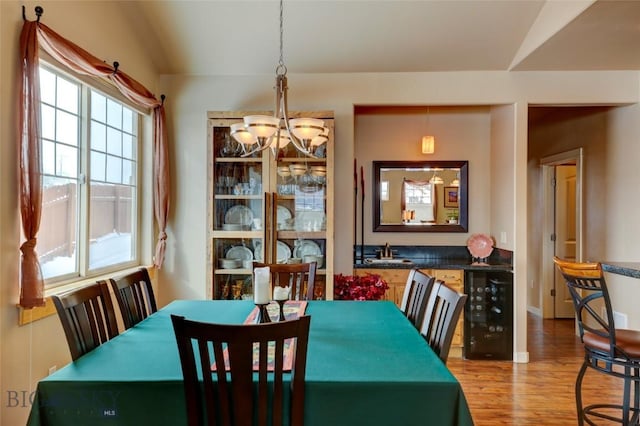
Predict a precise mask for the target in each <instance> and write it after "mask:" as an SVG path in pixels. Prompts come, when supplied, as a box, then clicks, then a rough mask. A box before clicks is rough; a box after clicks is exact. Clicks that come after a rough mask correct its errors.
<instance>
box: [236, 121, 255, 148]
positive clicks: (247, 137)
mask: <svg viewBox="0 0 640 426" xmlns="http://www.w3.org/2000/svg"><path fill="white" fill-rule="evenodd" d="M231 136H233V138H234V139H235V140H237V141H238V142H240V143H241V144H243V145H253V144H255V143H257V139H256V138H255V137H254V136H253V135H252V134H251V132H249V131H248V130H247V129H246V127H244V123H233V124H232V125H231Z"/></svg>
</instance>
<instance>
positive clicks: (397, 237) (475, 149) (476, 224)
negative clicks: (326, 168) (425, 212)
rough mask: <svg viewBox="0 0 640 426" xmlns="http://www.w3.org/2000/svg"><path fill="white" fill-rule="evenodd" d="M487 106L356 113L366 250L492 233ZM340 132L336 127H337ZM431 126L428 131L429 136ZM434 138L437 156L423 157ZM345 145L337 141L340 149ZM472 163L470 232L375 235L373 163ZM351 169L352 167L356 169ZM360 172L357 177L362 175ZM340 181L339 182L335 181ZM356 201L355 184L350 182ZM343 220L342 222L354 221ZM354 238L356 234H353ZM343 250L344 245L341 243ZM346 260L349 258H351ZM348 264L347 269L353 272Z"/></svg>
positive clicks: (447, 242)
mask: <svg viewBox="0 0 640 426" xmlns="http://www.w3.org/2000/svg"><path fill="white" fill-rule="evenodd" d="M489 112H490V111H489V107H487V106H457V107H439V106H430V107H429V117H428V119H427V117H426V107H420V108H408V109H402V108H394V107H386V108H375V109H372V108H365V109H360V110H359V111H356V113H355V117H354V121H355V126H354V134H355V136H354V150H355V157H356V159H357V161H358V169H360V166H363V167H364V176H365V202H364V243H365V244H366V245H380V246H383V245H384V244H385V243H386V242H389V243H390V244H391V245H423V246H427V245H460V246H463V245H465V244H466V241H467V239H468V238H469V235H470V234H473V233H481V232H482V233H488V232H489V231H490V230H489V223H490V203H489V200H490V198H491V197H490V194H491V193H490V188H491V185H490V175H489V174H488V173H487V168H486V165H487V164H489V163H490V153H491V150H490V139H489V138H490V133H491V127H490V113H489ZM336 127H337V126H336ZM427 127H428V132H427ZM427 133H428V134H430V135H434V136H435V152H434V153H433V154H428V155H425V154H422V153H421V142H422V136H423V135H424V134H427ZM339 143H343V141H337V142H336V144H339ZM381 160H384V161H399V160H416V161H431V160H433V161H441V160H466V161H469V188H471V189H470V191H469V206H470V207H471V211H470V212H471V214H470V215H469V232H468V233H440V232H429V233H413V232H411V233H408V232H373V231H372V220H373V218H372V209H373V201H372V196H371V194H372V189H373V188H372V179H373V174H372V163H373V161H381ZM352 169H353V168H352ZM358 173H359V172H358ZM336 181H337V182H340V180H336ZM349 183H350V184H351V185H350V189H351V198H353V179H351V181H350V182H349ZM360 194H361V192H360V189H359V192H358V203H359V204H358V244H360V242H361V241H360V239H361V237H360V228H359V227H360V224H359V223H360V214H361V208H362V206H361V203H360ZM352 217H353V214H351V215H350V216H348V215H344V220H347V219H351V218H352ZM352 235H353V234H352ZM340 245H343V244H340ZM347 260H348V259H347ZM349 266H350V265H348V266H347V267H349Z"/></svg>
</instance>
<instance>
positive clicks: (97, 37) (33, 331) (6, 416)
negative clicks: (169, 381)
mask: <svg viewBox="0 0 640 426" xmlns="http://www.w3.org/2000/svg"><path fill="white" fill-rule="evenodd" d="M22 4H24V5H25V6H26V11H27V17H28V19H30V20H33V19H35V14H34V7H35V6H36V5H40V6H42V7H43V8H44V15H43V16H42V18H41V22H43V23H45V24H46V25H47V26H49V27H50V28H52V29H53V30H54V31H56V32H58V33H60V34H61V35H62V36H63V37H65V38H68V39H70V40H72V41H74V42H75V43H77V44H79V45H80V46H81V47H83V48H85V49H86V50H88V51H89V52H91V53H92V54H94V55H96V56H97V57H99V58H104V60H106V61H108V62H113V61H118V62H120V69H122V70H123V71H125V72H126V73H127V74H129V75H131V76H132V77H133V78H135V79H136V80H138V81H140V82H141V83H142V84H143V85H145V86H146V87H147V88H148V89H149V90H151V91H152V92H153V91H155V89H156V88H157V83H158V77H157V73H156V71H155V69H154V67H153V66H152V64H151V63H150V61H149V59H148V56H147V54H146V51H145V49H144V48H143V47H142V46H141V45H140V44H139V43H138V42H137V39H136V38H135V32H134V30H133V27H132V25H131V22H132V21H131V19H133V18H132V17H129V16H126V14H124V13H123V12H122V9H121V8H120V7H119V6H118V4H117V2H109V1H92V2H79V1H73V2H68V1H37V2H33V1H27V2H22V1H12V0H2V1H0V43H1V44H0V52H1V53H0V120H1V121H0V123H1V125H0V200H1V202H0V277H2V285H0V390H1V394H0V397H1V399H0V424H2V425H20V424H24V423H25V421H26V419H27V416H28V413H29V408H30V407H29V401H28V400H27V401H26V404H25V403H24V402H25V401H24V400H23V398H22V396H23V392H24V395H27V398H28V396H29V394H30V393H31V392H32V391H33V390H34V389H35V386H36V384H37V382H38V380H40V379H41V378H42V377H44V376H46V375H47V373H48V369H49V367H51V366H54V365H56V366H58V367H62V366H63V365H64V364H66V363H67V362H69V360H70V355H69V349H68V347H67V344H66V340H65V337H64V333H63V331H62V327H61V325H60V321H59V320H58V318H57V316H50V317H48V318H45V319H42V320H39V321H37V322H35V323H31V324H29V325H26V326H22V327H20V326H18V309H17V308H16V304H17V303H18V296H19V289H18V267H19V262H20V259H19V244H20V235H21V231H20V227H19V213H18V195H17V194H18V191H17V188H18V183H17V182H18V181H17V167H16V160H17V154H16V136H15V125H14V122H15V120H16V114H15V105H16V87H17V86H18V83H17V81H16V75H17V71H16V66H17V58H18V38H19V35H20V30H21V28H22V8H21V6H22ZM147 129H148V126H147ZM145 151H148V147H147V148H146V149H145ZM144 197H145V198H146V199H150V195H149V194H145V195H144ZM144 232H145V233H146V234H148V233H149V230H145V231H144Z"/></svg>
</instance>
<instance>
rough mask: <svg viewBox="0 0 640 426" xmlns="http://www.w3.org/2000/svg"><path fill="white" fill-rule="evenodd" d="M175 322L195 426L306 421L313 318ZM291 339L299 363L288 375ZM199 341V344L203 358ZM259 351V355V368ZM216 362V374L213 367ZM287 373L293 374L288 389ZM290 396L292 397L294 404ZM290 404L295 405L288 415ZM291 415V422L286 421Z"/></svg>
mask: <svg viewBox="0 0 640 426" xmlns="http://www.w3.org/2000/svg"><path fill="white" fill-rule="evenodd" d="M171 320H172V322H173V327H174V331H175V335H176V343H177V345H178V352H179V354H180V363H181V366H182V371H183V377H184V386H185V401H186V405H187V415H188V424H189V425H202V424H208V425H224V426H245V425H246V426H249V425H254V424H257V425H265V426H266V425H280V424H284V423H289V424H291V425H292V426H296V425H302V424H303V421H304V377H305V370H306V356H307V354H306V351H307V341H308V335H309V324H310V317H309V316H302V317H300V318H299V319H296V320H289V321H282V322H274V323H268V324H250V325H229V324H209V323H202V322H197V321H190V320H187V319H185V318H183V317H179V316H175V315H172V316H171ZM288 339H292V342H291V345H293V364H292V370H291V372H290V373H285V371H284V354H285V345H286V344H287V342H286V341H287V340H288ZM194 345H196V346H197V347H198V354H197V356H196V355H195V353H194V350H193V347H194ZM254 353H257V354H258V366H259V368H258V370H257V372H255V371H254V360H253V357H254ZM225 356H226V359H227V360H228V365H227V364H225ZM196 359H199V360H200V362H198V361H197V360H196ZM270 361H272V362H270ZM213 364H215V366H216V367H215V372H212V371H211V366H212V365H213ZM227 367H228V370H227ZM286 375H288V376H289V377H290V379H289V384H290V385H289V386H287V387H285V385H284V383H285V378H286ZM254 376H255V377H257V383H254ZM214 378H215V381H214ZM285 398H288V399H289V403H288V404H287V403H285ZM285 406H288V407H289V408H290V410H289V411H288V412H286V413H285V411H284V407H285ZM287 415H288V416H289V422H287V421H285V417H286V416H287Z"/></svg>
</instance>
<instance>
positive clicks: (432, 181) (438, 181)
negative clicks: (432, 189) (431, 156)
mask: <svg viewBox="0 0 640 426" xmlns="http://www.w3.org/2000/svg"><path fill="white" fill-rule="evenodd" d="M429 183H430V184H431V185H442V184H444V180H442V178H441V177H440V176H438V169H433V176H432V177H431V179H429Z"/></svg>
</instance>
